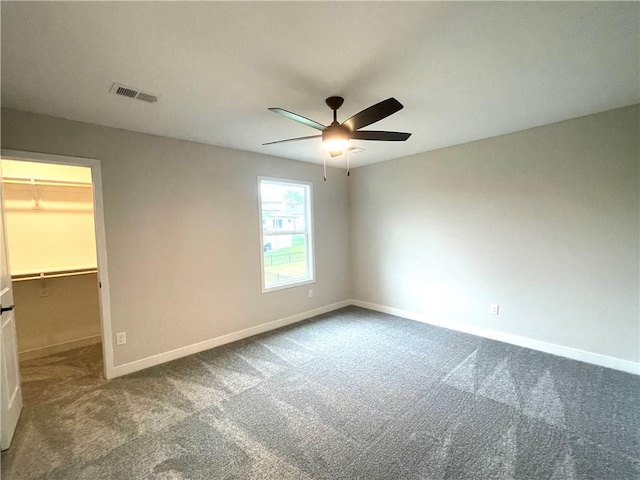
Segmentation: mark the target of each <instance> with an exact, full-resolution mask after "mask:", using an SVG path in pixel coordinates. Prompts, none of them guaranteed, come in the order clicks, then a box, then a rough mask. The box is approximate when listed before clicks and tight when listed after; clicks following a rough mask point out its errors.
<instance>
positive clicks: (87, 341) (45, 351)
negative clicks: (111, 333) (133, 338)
mask: <svg viewBox="0 0 640 480" xmlns="http://www.w3.org/2000/svg"><path fill="white" fill-rule="evenodd" d="M101 341H102V337H101V335H100V334H98V335H92V336H90V337H84V338H78V339H76V340H69V341H68V342H61V343H56V344H54V345H46V346H44V347H38V348H32V349H30V350H25V351H23V352H18V357H19V359H20V361H21V362H24V361H25V360H32V359H34V358H42V357H46V356H48V355H53V354H56V353H60V352H66V351H67V350H73V349H74V348H80V347H86V346H87V345H93V344H96V343H100V342H101Z"/></svg>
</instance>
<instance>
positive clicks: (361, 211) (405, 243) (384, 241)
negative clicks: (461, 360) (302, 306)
mask: <svg viewBox="0 0 640 480" xmlns="http://www.w3.org/2000/svg"><path fill="white" fill-rule="evenodd" d="M638 116H639V110H638V106H637V105H636V106H632V107H627V108H622V109H618V110H612V111H609V112H605V113H601V114H597V115H591V116H588V117H583V118H578V119H574V120H569V121H566V122H561V123H557V124H553V125H548V126H544V127H540V128H535V129H531V130H526V131H523V132H518V133H514V134H510V135H505V136H501V137H496V138H490V139H487V140H482V141H478V142H473V143H469V144H464V145H460V146H456V147H451V148H446V149H442V150H438V151H432V152H427V153H423V154H420V155H415V156H412V157H407V158H403V159H400V160H395V161H389V162H384V163H380V164H376V165H371V166H367V167H362V168H358V169H356V170H354V171H352V174H351V179H350V182H351V183H350V201H351V242H352V275H353V280H354V281H353V286H352V289H353V290H352V293H353V298H355V299H358V300H362V301H366V302H371V303H375V304H378V305H383V306H387V307H393V308H399V309H403V310H407V311H410V312H415V313H418V314H421V315H425V316H427V317H429V318H433V319H437V320H439V321H444V322H460V323H463V324H468V325H471V326H473V327H479V328H485V329H491V330H496V331H500V332H505V333H509V334H514V335H520V336H524V337H528V338H531V339H536V340H541V341H546V342H550V343H555V344H560V345H563V346H568V347H573V348H577V349H581V350H586V351H589V352H592V353H599V354H603V355H608V356H612V357H616V358H620V359H624V360H630V361H636V362H637V361H638V360H639V311H638V308H639V291H640V284H639V280H638V276H639V271H638V267H639V264H640V261H639V250H640V245H639V239H638V237H639V216H640V207H639V200H640V199H639V191H640V186H639V162H640V152H639V147H638V142H639V141H638V137H639V132H640V130H639V124H638ZM491 303H499V304H500V309H501V310H500V315H498V316H494V315H490V314H489V305H490V304H491Z"/></svg>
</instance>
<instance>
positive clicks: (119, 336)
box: [116, 332, 127, 345]
mask: <svg viewBox="0 0 640 480" xmlns="http://www.w3.org/2000/svg"><path fill="white" fill-rule="evenodd" d="M125 343H127V332H118V333H116V345H124V344H125Z"/></svg>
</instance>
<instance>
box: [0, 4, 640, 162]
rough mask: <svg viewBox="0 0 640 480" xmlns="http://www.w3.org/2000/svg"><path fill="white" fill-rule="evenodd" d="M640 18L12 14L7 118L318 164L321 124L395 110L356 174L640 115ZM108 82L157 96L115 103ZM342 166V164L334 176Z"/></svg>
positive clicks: (614, 10) (115, 9) (404, 11)
mask: <svg viewBox="0 0 640 480" xmlns="http://www.w3.org/2000/svg"><path fill="white" fill-rule="evenodd" d="M639 11H640V4H639V3H637V2H627V3H617V2H585V3H583V2H579V3H574V2H567V3H547V2H526V3H519V2H515V3H502V2H495V3H493V2H491V3H467V2H464V3H455V2H433V3H428V2H407V3H404V2H402V3H400V2H375V3H374V2H349V3H341V2H284V3H275V2H255V3H253V2H195V3H191V2H166V3H165V2H159V3H155V2H153V3H152V2H104V3H103V2H64V3H59V2H42V3H32V2H2V17H1V19H2V57H1V60H2V106H3V107H8V108H14V109H19V110H26V111H30V112H37V113H43V114H47V115H54V116H57V117H63V118H69V119H73V120H79V121H83V122H89V123H95V124H99V125H106V126H110V127H118V128H124V129H127V130H134V131H139V132H147V133H153V134H157V135H163V136H167V137H174V138H181V139H186V140H192V141H197V142H202V143H208V144H212V145H220V146H224V147H231V148H236V149H241V150H249V151H253V152H260V153H265V154H270V155H276V156H281V157H287V158H292V159H297V160H303V161H308V162H317V163H320V162H321V161H322V152H321V149H320V141H319V140H307V141H301V142H294V143H289V144H283V145H272V146H262V145H261V144H262V143H264V142H268V141H274V140H280V139H285V138H291V137H298V136H305V135H313V134H316V133H319V132H317V131H316V130H313V129H311V128H309V127H305V126H303V125H300V124H297V123H295V122H293V121H291V120H288V119H286V118H283V117H280V116H278V115H275V114H273V113H271V112H269V111H268V110H267V107H282V108H284V109H287V110H291V111H293V112H296V113H299V114H300V115H303V116H305V117H308V118H312V119H314V120H316V121H318V122H320V123H323V124H325V125H327V124H329V123H330V121H331V111H330V110H329V108H328V107H327V106H326V105H325V103H324V100H325V98H326V97H328V96H331V95H340V96H343V97H344V98H345V103H344V105H343V107H342V108H341V109H340V110H339V112H338V119H339V120H340V121H344V120H346V119H347V118H349V117H350V116H352V115H353V114H355V113H356V112H358V111H360V110H362V109H364V108H366V107H368V106H370V105H372V104H374V103H377V102H379V101H381V100H383V99H386V98H388V97H391V96H393V97H396V98H397V99H398V100H399V101H400V102H401V103H403V104H404V106H405V108H404V109H403V110H401V111H400V112H398V113H396V114H394V115H393V116H391V117H388V118H387V119H385V120H382V121H380V122H379V123H376V124H375V125H372V126H370V127H367V128H368V129H376V130H398V131H408V132H412V133H413V136H412V137H411V138H410V139H409V140H408V141H407V142H404V143H398V142H386V143H385V142H365V141H354V142H353V143H354V144H355V145H357V146H361V147H363V148H365V151H364V152H361V153H358V154H353V155H352V156H351V160H352V165H355V166H358V165H364V164H369V163H374V162H379V161H383V160H388V159H392V158H398V157H402V156H406V155H410V154H414V153H418V152H423V151H427V150H433V149H437V148H442V147H446V146H449V145H455V144H460V143H465V142H469V141H473V140H477V139H481V138H486V137H492V136H496V135H501V134H504V133H509V132H514V131H518V130H523V129H526V128H530V127H534V126H537V125H544V124H548V123H552V122H557V121H560V120H565V119H569V118H574V117H578V116H582V115H587V114H590V113H595V112H600V111H604V110H609V109H612V108H617V107H621V106H626V105H631V104H634V103H638V102H640V94H639V90H640V88H639V85H640V74H639V70H640V66H639V58H640V44H639V37H640V35H639V31H638V25H639V21H640V15H639ZM113 82H118V83H122V84H125V85H129V86H133V87H136V88H139V89H141V90H145V91H149V92H152V93H155V94H157V95H159V96H160V97H161V99H160V101H159V102H158V103H156V104H147V103H144V102H141V101H137V100H130V99H127V98H124V97H118V96H115V95H110V94H109V89H110V87H111V84H112V83H113ZM342 161H343V160H341V159H335V160H333V163H337V164H339V163H340V162H342Z"/></svg>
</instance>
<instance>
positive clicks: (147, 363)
mask: <svg viewBox="0 0 640 480" xmlns="http://www.w3.org/2000/svg"><path fill="white" fill-rule="evenodd" d="M349 305H351V301H350V300H343V301H341V302H337V303H332V304H330V305H326V306H324V307H320V308H316V309H313V310H308V311H306V312H302V313H298V314H296V315H291V316H290V317H285V318H281V319H279V320H274V321H273V322H268V323H263V324H262V325H256V326H255V327H251V328H246V329H244V330H240V331H238V332H233V333H229V334H227V335H222V336H220V337H215V338H211V339H209V340H205V341H203V342H198V343H194V344H192V345H187V346H186V347H180V348H176V349H175V350H170V351H168V352H164V353H159V354H158V355H153V356H151V357H147V358H143V359H141V360H136V361H134V362H130V363H125V364H123V365H118V366H116V367H114V368H113V376H114V377H119V376H122V375H127V374H129V373H133V372H137V371H139V370H143V369H145V368H149V367H153V366H155V365H159V364H161V363H166V362H169V361H171V360H176V359H178V358H182V357H186V356H187V355H192V354H194V353H198V352H202V351H204V350H209V349H211V348H214V347H219V346H220V345H225V344H227V343H231V342H236V341H238V340H242V339H243V338H247V337H252V336H253V335H258V334H260V333H264V332H268V331H270V330H275V329H276V328H280V327H284V326H286V325H291V324H292V323H296V322H300V321H302V320H306V319H307V318H311V317H315V316H316V315H322V314H323V313H327V312H332V311H333V310H338V309H339V308H344V307H348V306H349Z"/></svg>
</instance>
